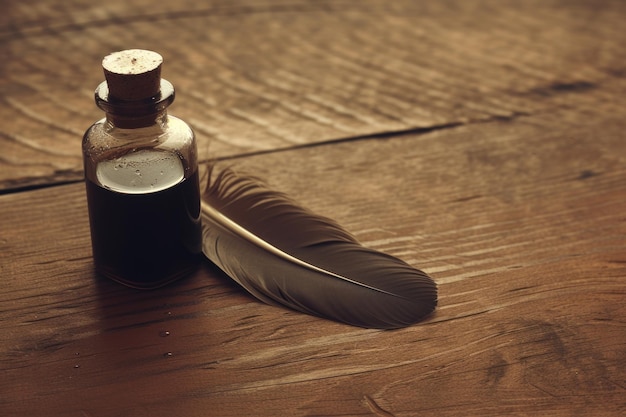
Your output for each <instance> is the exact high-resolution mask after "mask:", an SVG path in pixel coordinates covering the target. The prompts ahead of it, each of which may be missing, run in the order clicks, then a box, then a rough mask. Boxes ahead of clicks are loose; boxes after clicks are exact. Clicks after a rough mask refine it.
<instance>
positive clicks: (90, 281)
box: [0, 0, 626, 417]
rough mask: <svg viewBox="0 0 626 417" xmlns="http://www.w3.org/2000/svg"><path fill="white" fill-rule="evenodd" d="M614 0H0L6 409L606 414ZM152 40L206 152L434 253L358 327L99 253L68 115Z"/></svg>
mask: <svg viewBox="0 0 626 417" xmlns="http://www.w3.org/2000/svg"><path fill="white" fill-rule="evenodd" d="M625 19H626V2H623V1H621V0H615V1H609V0H606V1H593V0H588V1H585V0H581V1H577V2H563V1H556V0H555V1H543V0H541V1H540V0H536V1H500V0H491V1H488V0H485V1H482V0H471V1H466V0H457V1H436V2H435V1H421V0H420V1H404V0H397V1H394V2H389V1H384V0H359V1H357V0H352V1H349V0H338V1H331V0H321V1H315V2H312V1H305V0H276V1H253V0H238V1H218V0H214V1H205V2H201V1H196V0H194V1H191V0H177V1H173V2H160V3H159V4H158V6H157V5H156V3H155V2H154V1H148V0H109V1H106V2H91V1H79V0H63V1H61V0H56V1H45V2H44V1H40V2H37V1H22V0H3V2H2V13H1V14H0V105H1V108H0V149H1V151H0V190H1V191H0V192H1V195H0V277H1V279H2V287H1V289H0V335H1V338H0V371H1V373H0V375H1V376H0V415H2V416H82V417H85V416H90V417H92V416H93V417H95V416H151V417H154V416H208V415H211V416H251V415H255V416H284V415H285V416H286V415H289V416H340V415H341V416H357V415H359V416H366V415H371V416H431V415H432V416H460V415H472V416H485V415H493V416H502V415H520V416H521V415H532V416H535V415H541V416H569V415H585V416H608V415H623V413H625V412H626V369H625V366H624V364H625V363H626V324H625V319H626V309H625V305H626V304H625V303H624V301H625V293H626V291H625V290H626V284H625V279H626V133H625V132H626V117H624V116H626V29H625V27H624V21H625ZM135 47H140V48H145V49H153V50H156V51H158V52H160V53H161V54H162V55H163V56H164V58H165V65H164V69H163V75H164V77H165V78H167V79H168V80H170V81H171V82H172V83H173V84H174V85H175V86H176V87H177V100H176V102H175V103H174V105H173V106H172V107H171V114H175V115H177V116H180V117H182V118H183V119H185V120H187V121H188V122H189V123H190V124H191V125H192V126H193V127H194V129H195V131H196V133H197V136H198V140H199V147H200V153H201V157H202V160H203V161H208V160H210V159H217V160H219V161H221V162H219V163H220V164H221V165H231V166H233V167H235V168H236V169H238V170H242V171H245V172H249V173H253V174H254V175H256V176H259V177H261V178H263V179H264V180H266V181H267V182H268V183H269V184H270V186H271V187H272V188H274V189H276V190H280V191H284V192H286V193H287V194H289V195H290V196H291V197H293V198H294V199H296V200H297V201H299V202H300V203H301V204H302V205H304V206H306V207H308V208H310V209H312V210H313V211H315V212H317V213H319V214H323V215H326V216H330V217H332V218H334V219H335V220H337V221H338V222H339V223H341V224H342V225H343V226H344V227H345V228H347V229H348V230H350V231H351V232H353V233H354V234H355V235H356V236H357V237H358V238H359V239H360V240H361V241H362V243H363V244H364V245H366V246H369V247H372V248H374V249H377V250H380V251H384V252H387V253H390V254H392V255H395V256H397V257H400V258H401V259H403V260H405V261H406V262H408V263H410V264H411V265H414V266H415V267H418V268H422V269H423V270H425V271H426V272H428V273H429V274H430V275H431V276H432V277H433V278H434V279H435V281H436V282H437V284H438V286H439V307H438V309H437V311H436V313H435V314H434V315H432V316H431V317H429V318H428V319H427V320H425V321H423V322H422V323H419V324H417V325H414V326H411V327H408V328H406V329H401V330H396V331H381V330H367V329H361V328H356V327H351V326H348V325H343V324H338V323H334V322H331V321H328V320H323V319H319V318H315V317H312V316H307V315H304V314H300V313H296V312H292V311H290V310H287V309H282V308H277V307H271V306H267V305H265V304H262V303H260V302H258V301H256V300H255V299H254V298H252V297H251V296H249V295H248V294H247V293H246V292H245V291H243V290H242V289H240V288H239V287H238V286H237V285H236V284H234V283H233V282H231V281H230V280H229V278H228V277H226V276H225V275H224V274H222V273H221V272H220V271H219V270H218V269H217V268H216V267H214V266H212V265H211V264H210V263H209V262H208V261H207V262H206V263H205V264H204V265H203V267H202V268H201V270H200V271H198V273H196V274H195V275H193V276H192V277H190V278H188V279H186V280H184V281H181V282H179V283H176V284H174V285H171V286H168V287H166V288H162V289H159V290H155V291H143V292H142V291H135V290H130V289H127V288H125V287H122V286H120V285H118V284H115V283H113V282H109V281H106V280H103V279H98V278H97V277H96V276H95V274H94V271H93V263H92V258H91V248H90V243H89V227H88V219H87V209H86V201H85V192H84V184H83V173H82V160H81V153H80V140H81V136H82V134H83V132H84V131H85V129H86V128H87V127H88V126H89V125H90V124H91V123H92V122H93V121H95V120H97V119H99V118H100V117H102V113H101V112H100V111H99V110H98V109H97V108H96V107H95V105H94V103H93V90H94V89H95V87H96V85H97V84H98V83H100V82H101V81H102V79H103V76H102V72H101V67H100V61H101V59H102V57H103V56H104V55H106V54H108V53H110V52H112V51H116V50H121V49H128V48H135Z"/></svg>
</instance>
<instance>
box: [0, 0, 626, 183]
mask: <svg viewBox="0 0 626 417" xmlns="http://www.w3.org/2000/svg"><path fill="white" fill-rule="evenodd" d="M83 3H84V2H81V1H78V0H69V1H67V0H63V1H60V0H54V1H47V2H45V3H43V2H25V1H22V0H19V1H18V0H6V1H4V2H3V14H2V16H0V105H1V106H2V112H0V126H1V127H0V147H1V148H2V149H3V152H2V155H1V156H0V190H5V191H7V190H12V189H18V188H21V187H29V186H36V185H42V184H54V183H62V182H67V181H76V180H80V179H81V177H82V169H81V167H82V163H81V157H80V143H79V142H80V138H81V136H82V133H83V132H84V131H85V129H86V128H87V127H88V126H89V125H90V124H91V123H92V122H93V121H94V120H96V119H98V118H100V117H101V113H100V112H99V110H98V109H97V108H96V107H95V106H94V105H93V99H92V95H93V89H94V88H95V86H96V85H97V84H98V83H99V82H100V81H101V80H102V78H103V77H102V74H101V69H100V60H101V58H102V57H103V56H104V55H106V54H107V53H109V52H111V51H114V50H119V49H126V48H128V47H130V46H137V45H139V46H141V47H144V48H149V49H155V50H157V51H159V52H161V53H162V54H163V55H164V56H165V59H166V64H165V68H164V76H165V77H167V78H169V79H170V80H171V81H172V82H173V83H174V84H175V85H176V87H177V88H178V99H177V102H176V103H175V104H174V106H173V107H172V113H173V114H177V115H179V116H181V117H182V118H184V119H186V120H187V121H189V122H190V123H191V124H192V126H193V127H194V128H195V130H196V131H197V133H198V137H199V141H200V151H201V156H202V158H203V159H207V158H215V157H217V158H220V157H228V156H235V155H241V154H245V153H255V152H263V151H268V150H274V149H282V148H292V147H298V146H302V145H306V144H311V143H319V142H325V141H335V140H342V139H345V138H352V137H358V136H362V135H369V134H377V133H382V132H396V131H406V130H409V131H410V130H413V129H422V128H437V127H441V126H448V125H450V124H457V123H467V122H469V121H489V120H494V119H497V118H511V117H517V116H519V115H524V114H533V113H537V112H546V111H554V110H555V109H559V108H561V107H567V106H570V103H571V99H572V96H576V100H586V101H588V103H589V104H592V103H593V104H594V105H600V106H603V107H605V109H606V111H609V112H610V111H619V110H622V109H616V108H615V105H614V104H613V103H614V101H615V100H616V99H617V98H619V97H620V96H623V94H624V83H623V82H622V80H623V78H624V74H625V73H626V67H624V61H623V59H622V58H623V56H624V55H625V52H626V51H625V49H624V48H625V47H626V46H625V45H626V33H625V32H624V31H623V30H621V25H622V22H623V19H624V16H626V5H625V4H624V2H620V1H608V0H606V1H580V2H576V4H575V5H569V4H568V5H564V4H562V3H561V2H558V1H547V2H546V1H524V2H519V1H495V0H492V1H484V0H471V1H469V0H468V1H465V0H463V1H460V0H456V1H441V2H422V1H420V2H415V1H408V0H406V1H396V2H392V3H390V2H386V1H382V0H366V1H365V0H364V1H361V0H360V1H358V2H355V1H320V2H308V1H302V0H290V1H280V2H275V3H271V4H266V3H259V2H255V1H239V2H232V3H224V2H217V1H214V2H208V3H205V2H196V1H183V0H178V1H176V2H168V4H167V5H162V7H159V8H158V9H155V8H154V6H153V2H151V1H146V0H131V1H129V0H111V1H107V3H106V5H101V4H99V3H92V2H87V3H86V4H83ZM598 87H602V88H600V90H601V91H602V92H601V93H599V92H598ZM613 87H617V88H613ZM620 103H621V102H620Z"/></svg>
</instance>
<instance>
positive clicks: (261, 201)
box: [202, 169, 437, 329]
mask: <svg viewBox="0 0 626 417" xmlns="http://www.w3.org/2000/svg"><path fill="white" fill-rule="evenodd" d="M202 223H203V252H204V254H205V256H206V257H208V258H209V259H210V260H211V261H212V262H213V263H215V264H216V265H217V266H218V267H219V268H220V269H222V270H223V271H224V272H225V273H226V274H227V275H228V276H230V277H231V278H232V279H234V280H235V281H237V282H238V283H239V284H240V285H241V286H243V287H244V288H245V289H246V290H247V291H248V292H250V293H251V294H252V295H253V296H255V297H256V298H258V299H259V300H261V301H263V302H265V303H268V304H272V305H282V306H286V307H289V308H292V309H294V310H297V311H300V312H303V313H307V314H311V315H315V316H320V317H324V318H327V319H331V320H335V321H339V322H343V323H347V324H351V325H355V326H360V327H366V328H379V329H394V328H400V327H405V326H408V325H411V324H413V323H416V322H418V321H420V320H421V319H423V318H424V317H426V316H427V315H428V314H430V313H431V312H432V311H433V310H434V309H435V307H436V305H437V287H436V285H435V283H434V282H433V280H432V279H431V278H430V277H429V276H428V275H426V274H425V273H424V272H422V271H420V270H417V269H415V268H413V267H411V266H410V265H408V264H407V263H405V262H403V261H401V260H400V259H397V258H394V257H392V256H390V255H387V254H384V253H381V252H377V251H375V250H372V249H368V248H366V247H364V246H362V245H361V244H359V242H358V241H357V240H356V239H355V238H354V237H353V236H352V235H351V234H350V233H348V232H346V231H345V230H344V229H342V228H341V227H340V226H339V225H338V224H337V223H335V222H334V221H332V220H330V219H328V218H325V217H322V216H318V215H316V214H314V213H312V212H310V211H308V210H306V209H304V208H302V207H299V206H298V205H296V204H295V203H294V202H293V201H292V200H290V199H289V198H288V197H287V196H286V195H284V194H282V193H279V192H276V191H272V190H270V189H268V188H267V187H266V186H265V185H263V184H262V183H261V182H260V181H259V180H257V179H254V178H251V177H247V176H241V175H239V174H236V173H235V172H234V171H232V170H230V169H227V170H223V171H222V172H220V173H219V174H215V172H214V169H209V175H208V182H207V187H206V190H205V191H204V192H203V195H202Z"/></svg>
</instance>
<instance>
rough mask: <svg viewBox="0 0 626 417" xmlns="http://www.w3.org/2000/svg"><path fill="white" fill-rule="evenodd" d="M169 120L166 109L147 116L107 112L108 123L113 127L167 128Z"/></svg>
mask: <svg viewBox="0 0 626 417" xmlns="http://www.w3.org/2000/svg"><path fill="white" fill-rule="evenodd" d="M167 120H168V119H167V111H166V110H162V111H160V112H158V113H155V114H148V115H145V116H126V115H119V114H113V113H107V114H106V121H107V125H108V126H109V128H111V129H113V128H120V129H139V128H142V127H150V126H157V127H161V128H163V129H165V128H166V127H167Z"/></svg>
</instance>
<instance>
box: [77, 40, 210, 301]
mask: <svg viewBox="0 0 626 417" xmlns="http://www.w3.org/2000/svg"><path fill="white" fill-rule="evenodd" d="M162 61H163V59H162V57H161V56H160V55H159V54H157V53H155V52H152V51H144V50H127V51H121V52H116V53H113V54H111V55H108V56H107V57H105V58H104V60H103V62H102V65H103V68H104V73H105V79H106V81H104V82H103V83H102V84H100V85H99V86H98V88H97V89H96V92H95V99H96V104H97V106H98V107H99V108H100V109H102V110H103V111H104V112H105V113H106V117H105V118H103V119H102V120H99V121H97V122H96V123H94V124H93V125H92V126H91V127H90V128H89V129H88V130H87V131H86V132H85V135H84V137H83V144H82V149H83V160H84V169H85V182H86V191H87V203H88V208H89V221H90V227H91V242H92V249H93V257H94V263H95V267H96V271H97V272H98V273H100V274H101V275H103V276H105V277H108V278H111V279H113V280H115V281H118V282H120V283H122V284H125V285H128V286H130V287H135V288H140V289H149V288H156V287H159V286H162V285H165V284H167V283H169V282H171V281H174V280H176V279H179V278H182V277H184V276H186V275H188V274H189V273H191V272H192V271H193V270H195V269H196V267H197V265H198V263H199V261H200V258H201V257H200V253H201V238H202V232H201V225H200V190H199V179H198V158H197V147H196V141H195V137H194V134H193V131H192V130H191V128H190V127H189V126H188V125H187V124H186V123H185V122H184V121H182V120H180V119H178V118H176V117H173V116H169V115H168V114H167V110H166V109H167V107H168V106H169V105H170V104H171V103H172V102H173V101H174V88H173V87H172V85H171V84H170V83H169V82H168V81H166V80H163V79H161V63H162Z"/></svg>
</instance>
